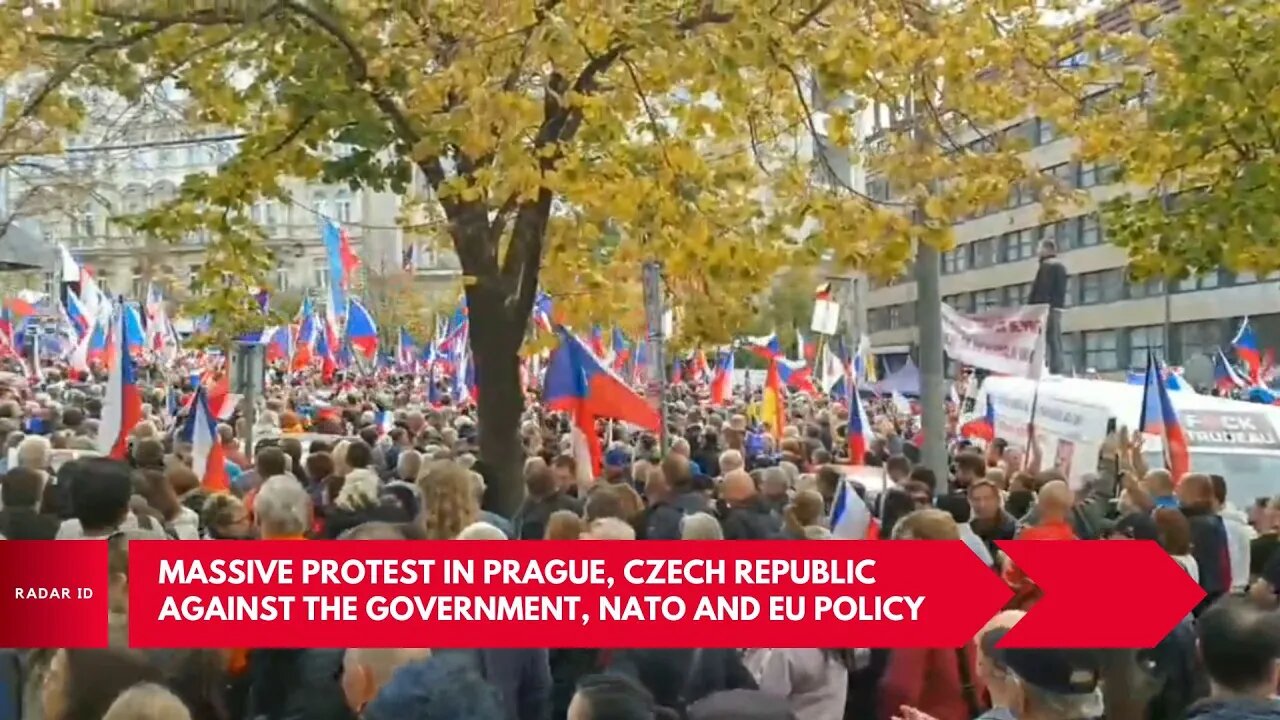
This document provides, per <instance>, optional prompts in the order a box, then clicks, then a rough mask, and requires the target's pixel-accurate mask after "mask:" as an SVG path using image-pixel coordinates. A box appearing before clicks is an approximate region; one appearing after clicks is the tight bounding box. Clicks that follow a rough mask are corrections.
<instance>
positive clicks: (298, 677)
mask: <svg viewBox="0 0 1280 720" xmlns="http://www.w3.org/2000/svg"><path fill="white" fill-rule="evenodd" d="M345 655H346V650H343V649H337V650H328V649H315V650H251V651H250V652H249V667H248V668H247V670H246V673H247V674H248V678H249V701H248V704H249V708H248V711H247V712H246V713H245V716H246V717H251V718H255V720H356V717H355V715H354V714H353V713H352V712H351V709H350V708H348V707H347V700H346V696H345V695H343V692H342V680H341V678H342V660H343V657H344V656H345Z"/></svg>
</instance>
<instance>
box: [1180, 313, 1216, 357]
mask: <svg viewBox="0 0 1280 720" xmlns="http://www.w3.org/2000/svg"><path fill="white" fill-rule="evenodd" d="M1219 330H1220V325H1219V323H1218V322H1217V321H1216V320H1205V321H1203V322H1190V323H1181V324H1180V325H1178V349H1179V350H1181V351H1182V355H1181V356H1180V357H1179V358H1178V360H1179V362H1180V363H1182V364H1186V362H1187V361H1188V360H1190V359H1191V358H1193V357H1195V356H1197V355H1208V354H1210V353H1212V352H1213V351H1214V350H1215V349H1216V348H1217V347H1218V346H1219V345H1221V344H1222V337H1221V333H1220V332H1219Z"/></svg>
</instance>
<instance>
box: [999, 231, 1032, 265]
mask: <svg viewBox="0 0 1280 720" xmlns="http://www.w3.org/2000/svg"><path fill="white" fill-rule="evenodd" d="M1036 239H1037V238H1036V228H1026V229H1025V230H1019V231H1017V232H1011V233H1005V234H1004V235H1003V236H1001V242H1002V243H1003V245H1004V248H1003V252H1004V261H1005V262H1017V261H1018V260H1025V259H1027V258H1031V257H1035V255H1036Z"/></svg>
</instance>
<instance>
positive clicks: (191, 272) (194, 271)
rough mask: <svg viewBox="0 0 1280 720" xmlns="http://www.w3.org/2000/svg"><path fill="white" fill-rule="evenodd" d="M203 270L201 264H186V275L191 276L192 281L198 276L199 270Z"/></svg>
mask: <svg viewBox="0 0 1280 720" xmlns="http://www.w3.org/2000/svg"><path fill="white" fill-rule="evenodd" d="M203 270H204V266H203V265H188V266H187V273H188V276H189V277H190V278H191V282H193V283H194V282H195V281H196V278H198V277H200V272H201V271H203Z"/></svg>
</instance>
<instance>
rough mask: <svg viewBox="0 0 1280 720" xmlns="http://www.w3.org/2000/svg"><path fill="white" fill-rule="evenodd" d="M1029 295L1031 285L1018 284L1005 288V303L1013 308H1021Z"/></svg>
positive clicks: (1026, 283) (1027, 283)
mask: <svg viewBox="0 0 1280 720" xmlns="http://www.w3.org/2000/svg"><path fill="white" fill-rule="evenodd" d="M1029 295H1031V283H1029V282H1025V283H1019V284H1017V285H1010V286H1009V287H1007V288H1005V297H1006V298H1007V303H1008V304H1009V305H1011V306H1013V307H1021V306H1022V305H1026V304H1027V297H1028V296H1029Z"/></svg>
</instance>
